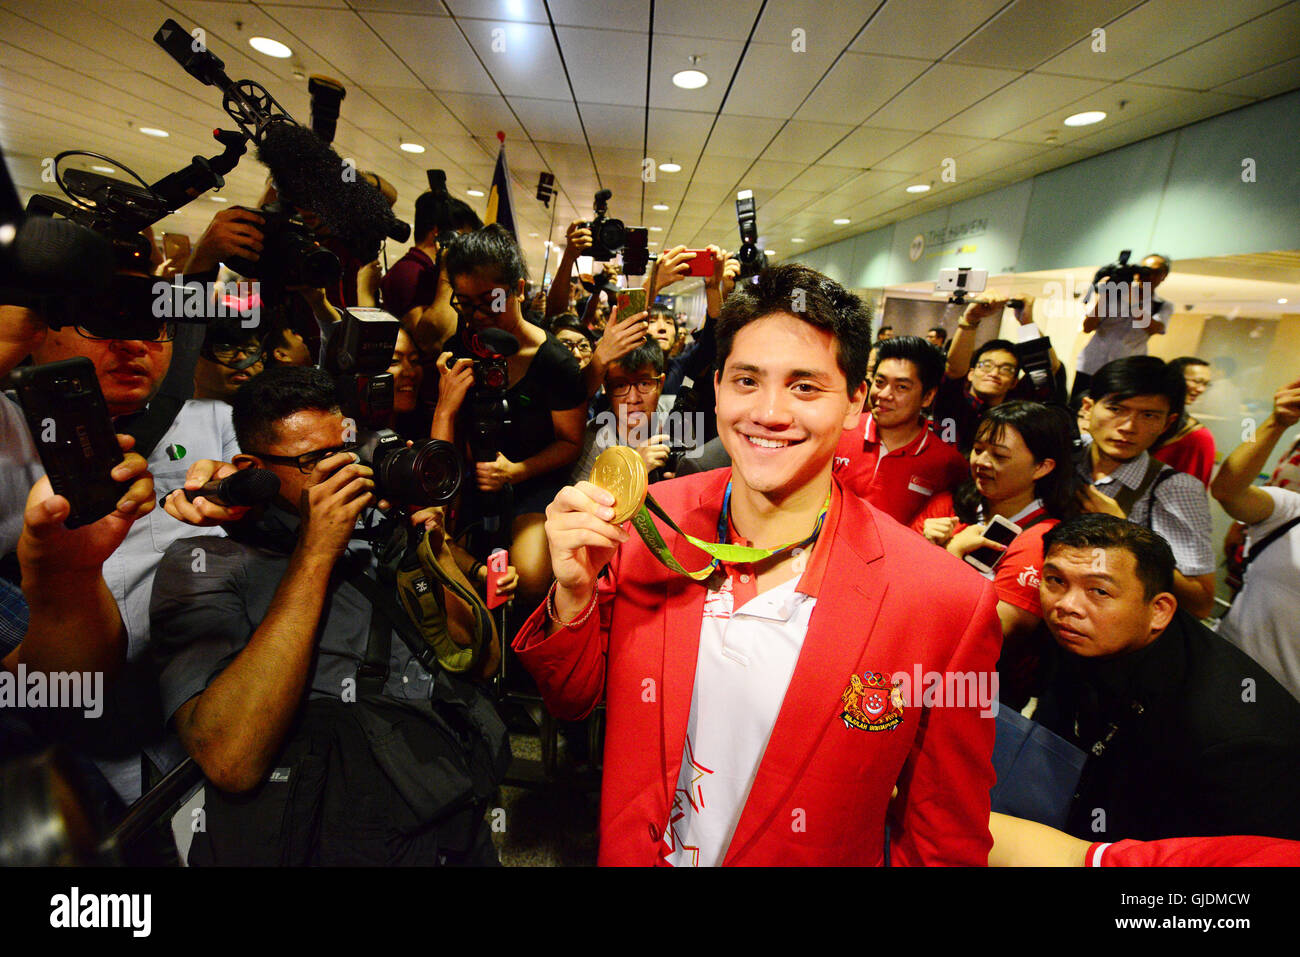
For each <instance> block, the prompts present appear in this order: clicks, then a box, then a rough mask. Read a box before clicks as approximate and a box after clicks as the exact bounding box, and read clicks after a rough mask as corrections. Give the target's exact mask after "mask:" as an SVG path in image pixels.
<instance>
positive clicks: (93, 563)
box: [4, 435, 154, 675]
mask: <svg viewBox="0 0 1300 957" xmlns="http://www.w3.org/2000/svg"><path fill="white" fill-rule="evenodd" d="M117 439H118V443H119V445H121V447H122V451H123V452H125V453H126V456H125V458H124V459H123V461H122V462H121V463H119V464H118V465H117V467H116V468H114V469H113V471H112V473H111V475H112V477H113V479H114V480H116V481H119V482H130V483H131V484H130V486H129V487H128V488H127V490H126V492H125V493H124V494H123V495H122V498H121V499H120V500H119V501H118V507H117V509H116V510H115V511H113V512H110V513H109V514H108V515H105V516H104V517H103V518H101V519H100V520H99V521H97V522H92V523H91V524H89V525H83V526H82V527H80V528H75V529H68V528H66V527H64V524H63V522H64V520H65V519H66V518H67V517H68V514H69V511H70V506H69V503H68V500H67V499H65V498H63V497H62V496H61V495H55V494H54V492H53V490H52V489H51V488H50V480H49V479H48V478H42V479H41V480H40V481H38V482H37V483H36V484H35V485H34V486H33V487H32V490H31V493H30V494H29V495H28V496H27V506H26V510H25V512H24V514H23V531H22V537H21V538H20V539H19V540H18V562H19V565H20V567H21V568H22V576H23V595H24V597H25V598H26V599H27V607H28V609H29V613H30V623H29V625H28V628H27V634H26V636H25V637H24V638H23V641H22V644H20V645H19V646H18V647H17V648H16V649H14V650H13V651H12V652H10V653H9V655H8V656H7V657H6V658H5V659H4V666H5V667H6V668H8V669H9V670H11V671H16V670H17V667H18V665H19V664H22V665H25V666H26V667H27V669H28V670H29V671H42V672H51V671H100V672H104V673H105V674H107V675H112V674H113V673H114V672H116V671H117V670H118V669H119V668H120V667H121V666H122V663H123V662H124V661H125V660H126V643H127V636H126V627H125V625H123V623H122V617H121V615H120V614H119V612H118V610H117V602H116V601H114V599H113V596H112V594H111V593H110V592H109V590H108V585H107V584H106V583H105V581H104V577H103V566H104V562H105V560H107V558H108V557H109V556H110V555H112V554H113V552H114V551H116V550H117V548H118V546H119V545H121V544H122V540H123V539H125V538H126V533H127V532H128V531H129V530H130V528H131V525H132V524H133V523H134V522H135V521H136V520H137V519H139V518H141V517H143V516H145V515H148V514H149V512H151V511H152V510H153V508H154V488H153V476H152V475H151V474H150V473H149V470H148V466H147V464H146V463H145V460H144V459H143V458H142V457H141V456H139V455H137V454H135V453H133V452H131V451H130V449H131V448H132V446H134V444H135V439H133V438H132V437H131V436H129V435H119V436H118V437H117Z"/></svg>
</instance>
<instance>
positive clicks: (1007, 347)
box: [970, 339, 1020, 375]
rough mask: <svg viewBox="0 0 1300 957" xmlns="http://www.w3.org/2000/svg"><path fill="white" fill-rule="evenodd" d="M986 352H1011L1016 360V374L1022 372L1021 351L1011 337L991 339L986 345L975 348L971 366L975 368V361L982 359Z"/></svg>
mask: <svg viewBox="0 0 1300 957" xmlns="http://www.w3.org/2000/svg"><path fill="white" fill-rule="evenodd" d="M986 352H1009V353H1011V355H1012V357H1014V358H1015V360H1016V375H1019V374H1020V353H1019V352H1017V351H1016V344H1015V343H1014V342H1012V341H1011V340H1010V339H990V340H989V341H988V342H986V343H984V345H982V346H980V347H979V348H978V349H976V350H975V353H974V354H973V355H972V356H971V357H970V367H971V368H972V369H973V368H975V363H977V362H979V361H980V357H981V356H982V355H984V353H986Z"/></svg>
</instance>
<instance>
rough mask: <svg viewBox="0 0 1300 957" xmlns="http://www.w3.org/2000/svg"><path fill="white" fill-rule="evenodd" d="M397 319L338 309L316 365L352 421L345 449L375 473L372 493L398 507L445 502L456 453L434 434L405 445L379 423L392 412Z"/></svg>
mask: <svg viewBox="0 0 1300 957" xmlns="http://www.w3.org/2000/svg"><path fill="white" fill-rule="evenodd" d="M400 328H401V323H400V322H398V321H397V320H396V319H394V318H393V317H392V316H390V315H389V314H388V313H386V312H384V311H383V310H382V309H363V308H357V309H355V310H346V309H345V310H343V319H342V321H341V322H340V323H339V324H338V326H337V327H336V328H335V330H334V334H333V336H331V338H330V340H329V342H328V344H327V345H326V349H325V359H324V362H322V366H323V368H324V369H325V371H326V372H327V373H329V375H330V376H331V378H333V379H334V388H335V391H336V393H337V394H338V399H339V407H340V408H341V409H342V410H343V414H344V415H346V416H348V417H349V418H351V419H352V420H353V421H355V422H356V423H357V426H358V430H357V436H356V441H355V443H354V444H352V445H351V447H350V450H351V451H354V452H356V453H357V455H358V456H359V457H360V458H361V464H362V465H368V466H369V467H370V468H372V469H373V470H374V473H375V496H376V498H381V499H387V500H388V501H390V502H392V503H393V504H394V505H398V506H402V507H407V506H411V507H415V508H423V507H425V506H428V505H446V504H447V503H449V502H451V501H452V500H453V499H454V498H455V497H456V493H457V492H458V491H459V490H460V483H461V468H460V457H459V456H458V455H457V454H456V450H455V448H454V447H453V446H452V445H451V444H450V443H447V442H442V441H439V440H437V439H424V440H423V441H419V442H416V443H414V444H413V445H411V446H409V447H408V446H407V444H406V441H405V440H404V439H403V438H402V437H401V436H400V435H398V434H397V433H396V432H394V431H393V430H392V429H389V428H385V427H384V426H385V425H386V424H387V422H388V420H389V418H390V417H391V416H392V412H393V377H392V375H391V374H390V373H389V372H388V366H389V365H390V364H391V361H392V358H393V346H394V344H395V343H396V342H397V333H398V330H399V329H400Z"/></svg>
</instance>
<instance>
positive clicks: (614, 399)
mask: <svg viewBox="0 0 1300 957" xmlns="http://www.w3.org/2000/svg"><path fill="white" fill-rule="evenodd" d="M663 390H664V351H663V349H661V348H659V343H657V342H655V341H654V340H653V339H648V340H646V341H645V342H644V343H642V344H641V345H639V346H637V347H636V348H635V349H633V350H632V351H631V352H629V353H628V354H627V355H625V356H623V357H622V358H621V359H615V360H614V361H613V362H611V363H610V364H609V366H608V367H607V368H606V369H605V391H606V392H607V393H608V394H609V398H610V411H608V412H602V413H600V414H599V415H597V416H596V417H595V418H593V419H592V420H591V421H590V422H588V423H587V434H586V436H585V437H584V439H583V443H582V454H581V455H579V456H578V461H577V462H576V463H575V464H574V467H573V473H572V475H573V481H575V482H579V481H584V480H585V479H586V478H587V477H588V476H590V475H591V469H592V466H593V465H595V463H596V459H597V458H598V457H599V456H600V453H601V452H603V451H605V450H606V449H607V448H610V447H611V446H614V445H626V446H629V447H631V448H633V449H635V450H636V453H637V454H638V455H639V456H641V461H643V462H644V463H645V467H646V471H647V472H649V473H650V480H651V481H652V482H654V481H658V480H659V479H661V478H670V477H671V476H667V475H664V474H663V473H662V469H663V467H664V465H665V464H666V463H667V462H668V456H669V453H670V451H671V445H670V442H669V439H670V435H669V434H668V426H667V418H668V413H669V412H670V411H671V410H672V397H671V396H669V397H668V398H667V399H666V400H665V399H664V395H663Z"/></svg>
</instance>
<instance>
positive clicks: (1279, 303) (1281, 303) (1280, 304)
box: [1277, 299, 1286, 306]
mask: <svg viewBox="0 0 1300 957" xmlns="http://www.w3.org/2000/svg"><path fill="white" fill-rule="evenodd" d="M1277 304H1278V305H1279V306H1285V305H1286V300H1285V299H1279V300H1278V301H1277Z"/></svg>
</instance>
